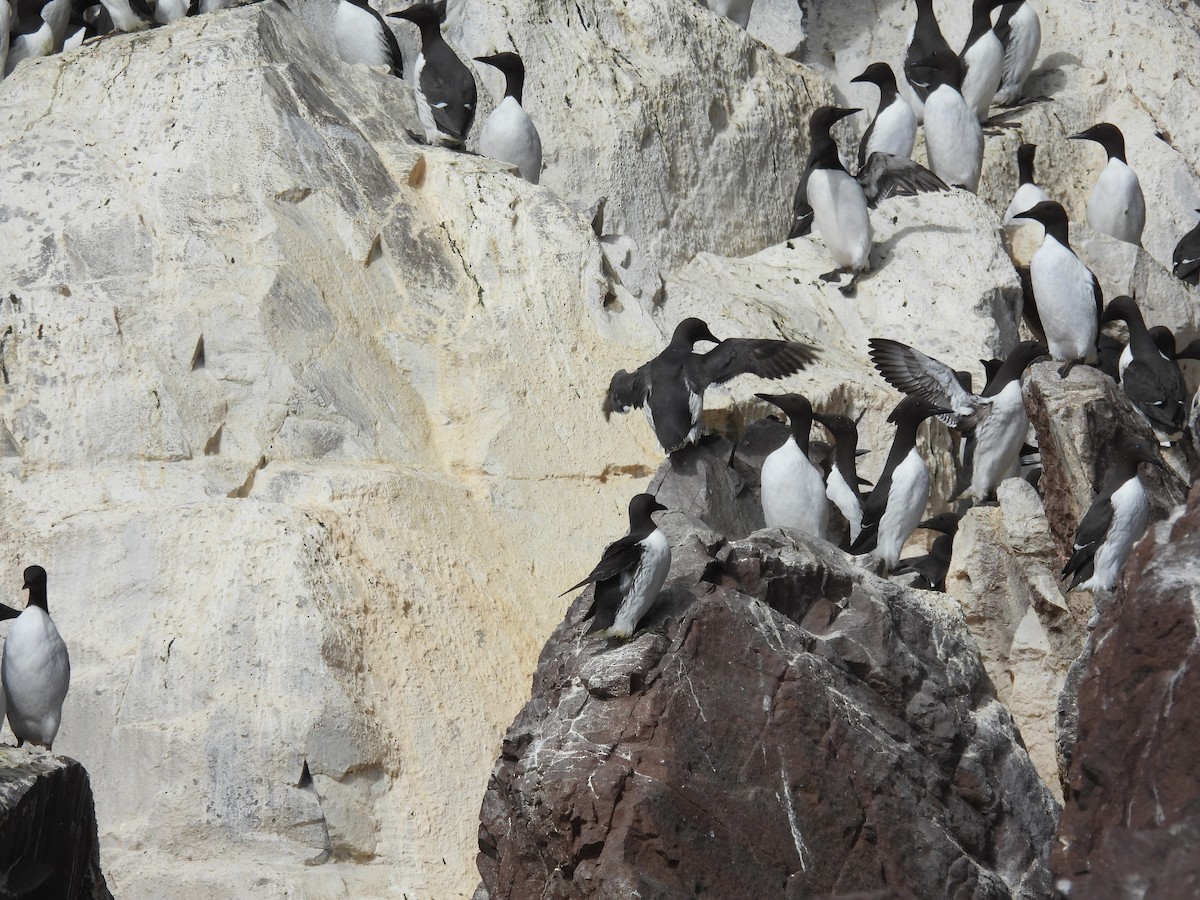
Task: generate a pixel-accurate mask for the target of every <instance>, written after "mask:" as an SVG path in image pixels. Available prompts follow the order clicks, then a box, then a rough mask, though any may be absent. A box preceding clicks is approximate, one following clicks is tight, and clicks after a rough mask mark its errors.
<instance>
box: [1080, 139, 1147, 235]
mask: <svg viewBox="0 0 1200 900" xmlns="http://www.w3.org/2000/svg"><path fill="white" fill-rule="evenodd" d="M1087 220H1088V227H1089V228H1091V229H1092V230H1093V231H1100V232H1103V233H1104V234H1107V235H1111V236H1112V237H1115V238H1116V239H1117V240H1119V241H1125V242H1126V243H1129V244H1137V243H1139V242H1140V241H1141V240H1142V229H1143V228H1145V226H1146V200H1145V198H1144V197H1143V196H1142V186H1141V184H1140V183H1139V182H1138V177H1137V175H1136V174H1135V173H1134V171H1133V169H1131V168H1129V166H1127V165H1126V164H1125V163H1123V162H1122V161H1121V160H1119V159H1110V160H1109V161H1108V165H1106V166H1105V167H1104V171H1102V172H1101V173H1100V177H1099V178H1098V179H1096V186H1095V187H1093V188H1092V193H1091V194H1090V195H1089V196H1088V206H1087Z"/></svg>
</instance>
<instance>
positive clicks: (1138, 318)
mask: <svg viewBox="0 0 1200 900" xmlns="http://www.w3.org/2000/svg"><path fill="white" fill-rule="evenodd" d="M1102 321H1104V322H1116V321H1122V322H1124V323H1125V324H1126V326H1128V328H1129V345H1128V347H1127V350H1128V351H1129V362H1128V363H1126V364H1125V365H1124V366H1123V367H1119V369H1118V371H1119V374H1120V379H1121V389H1122V390H1123V391H1124V392H1125V396H1127V397H1128V398H1129V400H1130V402H1131V403H1133V405H1134V407H1135V408H1136V409H1137V410H1138V412H1140V413H1141V414H1142V415H1143V416H1144V417H1145V418H1146V421H1148V422H1149V423H1150V426H1151V427H1152V428H1153V429H1154V430H1155V431H1157V432H1160V433H1161V435H1162V436H1163V438H1164V439H1165V440H1167V441H1168V442H1170V441H1174V440H1178V439H1179V437H1180V433H1181V432H1182V431H1183V427H1184V424H1185V421H1186V418H1187V401H1188V393H1187V383H1186V382H1185V381H1184V380H1183V373H1182V372H1180V371H1179V365H1178V364H1177V363H1176V362H1175V360H1174V359H1173V358H1171V357H1168V356H1167V355H1166V354H1164V353H1163V352H1162V350H1161V349H1160V348H1159V346H1158V344H1157V342H1156V341H1155V340H1154V336H1153V335H1151V333H1150V329H1148V328H1147V327H1146V323H1145V321H1144V320H1143V319H1142V312H1141V310H1139V309H1138V306H1137V303H1136V301H1134V299H1133V298H1132V297H1125V296H1121V297H1116V298H1114V299H1113V300H1112V301H1111V302H1110V303H1109V304H1108V307H1107V308H1106V309H1105V310H1104V317H1103V320H1102ZM1170 340H1171V344H1172V345H1174V343H1175V339H1174V337H1172V338H1171V339H1170ZM1174 351H1175V348H1174V346H1172V347H1171V353H1172V355H1174ZM1122 361H1124V354H1122Z"/></svg>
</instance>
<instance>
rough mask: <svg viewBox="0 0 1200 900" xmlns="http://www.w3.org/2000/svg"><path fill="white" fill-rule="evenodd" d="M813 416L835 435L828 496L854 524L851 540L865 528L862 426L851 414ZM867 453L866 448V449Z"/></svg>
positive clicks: (827, 485) (827, 489) (849, 521)
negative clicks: (860, 468)
mask: <svg viewBox="0 0 1200 900" xmlns="http://www.w3.org/2000/svg"><path fill="white" fill-rule="evenodd" d="M813 418H814V419H816V421H818V422H820V423H821V424H822V425H824V426H825V428H826V430H828V432H829V433H830V434H831V435H833V439H834V447H833V465H832V466H831V467H830V469H829V474H828V475H827V476H826V478H825V496H826V497H828V498H829V502H830V503H832V504H833V505H834V506H836V507H837V508H838V511H839V512H840V513H841V514H842V515H843V516H844V517H845V518H846V522H847V524H849V526H850V543H852V544H853V543H854V541H855V540H857V538H858V533H859V532H860V531H862V517H863V498H862V491H861V490H860V486H861V485H862V484H863V481H862V479H861V478H859V477H858V469H857V467H856V465H855V462H856V460H857V459H858V426H857V425H855V424H854V421H853V420H852V419H851V418H849V417H848V416H834V415H827V414H825V413H814V414H813ZM864 452H865V451H864Z"/></svg>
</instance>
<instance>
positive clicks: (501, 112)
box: [479, 97, 542, 184]
mask: <svg viewBox="0 0 1200 900" xmlns="http://www.w3.org/2000/svg"><path fill="white" fill-rule="evenodd" d="M479 152H480V153H481V154H483V155H484V156H488V157H491V158H492V159H499V160H502V161H504V162H507V163H512V164H513V165H514V166H516V167H517V168H518V169H520V171H521V177H522V178H524V179H525V180H526V181H528V182H531V183H533V184H537V183H538V179H539V178H540V177H541V174H542V139H541V138H540V137H538V132H537V129H536V128H535V127H534V125H533V121H532V120H531V119H530V118H529V114H528V113H526V112H525V110H524V109H522V107H521V104H520V103H518V102H517V100H516V98H515V97H505V98H504V99H503V100H501V101H500V105H499V106H497V107H496V108H495V109H494V110H492V114H491V115H490V116H488V119H487V121H486V122H485V123H484V125H483V131H482V132H480V135H479Z"/></svg>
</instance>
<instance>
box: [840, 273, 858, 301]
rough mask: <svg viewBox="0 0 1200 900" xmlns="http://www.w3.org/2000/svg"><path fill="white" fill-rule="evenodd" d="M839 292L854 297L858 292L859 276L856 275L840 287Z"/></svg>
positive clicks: (844, 295)
mask: <svg viewBox="0 0 1200 900" xmlns="http://www.w3.org/2000/svg"><path fill="white" fill-rule="evenodd" d="M838 293H839V294H841V295H842V296H843V297H854V296H856V295H857V294H858V276H857V275H855V276H854V277H853V278H851V279H850V281H849V282H848V283H846V284H843V285H842V286H841V287H840V288H838Z"/></svg>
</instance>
